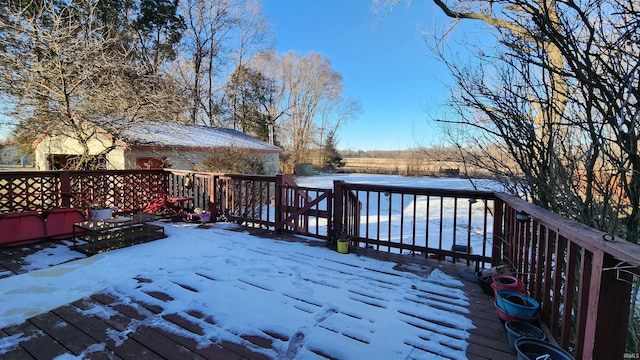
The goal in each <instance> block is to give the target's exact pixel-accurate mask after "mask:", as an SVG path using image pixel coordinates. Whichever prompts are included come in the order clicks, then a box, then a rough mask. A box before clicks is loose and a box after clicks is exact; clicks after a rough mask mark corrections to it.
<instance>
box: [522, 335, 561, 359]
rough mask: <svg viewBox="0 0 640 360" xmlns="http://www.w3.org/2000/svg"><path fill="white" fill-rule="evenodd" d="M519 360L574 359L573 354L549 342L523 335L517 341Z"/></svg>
mask: <svg viewBox="0 0 640 360" xmlns="http://www.w3.org/2000/svg"><path fill="white" fill-rule="evenodd" d="M515 348H516V353H518V360H530V359H549V360H573V356H571V354H569V353H568V352H566V351H564V350H563V349H562V348H559V347H557V346H555V345H552V344H549V343H548V342H545V341H542V340H538V339H532V338H526V337H521V338H520V339H518V340H516V343H515Z"/></svg>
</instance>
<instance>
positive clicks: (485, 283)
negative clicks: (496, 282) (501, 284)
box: [476, 271, 494, 296]
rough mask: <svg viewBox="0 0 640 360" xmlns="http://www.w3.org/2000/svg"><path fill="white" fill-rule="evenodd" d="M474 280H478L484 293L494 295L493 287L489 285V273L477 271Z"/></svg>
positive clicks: (490, 281)
mask: <svg viewBox="0 0 640 360" xmlns="http://www.w3.org/2000/svg"><path fill="white" fill-rule="evenodd" d="M476 281H477V282H478V284H480V288H481V289H482V291H483V292H484V293H485V294H487V295H491V296H493V295H494V293H493V288H492V287H491V283H492V280H491V274H487V273H486V272H483V271H477V272H476Z"/></svg>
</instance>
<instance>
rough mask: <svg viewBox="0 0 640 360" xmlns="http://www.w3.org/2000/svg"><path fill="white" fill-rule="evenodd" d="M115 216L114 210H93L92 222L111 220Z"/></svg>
mask: <svg viewBox="0 0 640 360" xmlns="http://www.w3.org/2000/svg"><path fill="white" fill-rule="evenodd" d="M112 216H113V209H111V208H106V209H92V210H91V220H93V221H99V220H104V219H110V218H111V217H112Z"/></svg>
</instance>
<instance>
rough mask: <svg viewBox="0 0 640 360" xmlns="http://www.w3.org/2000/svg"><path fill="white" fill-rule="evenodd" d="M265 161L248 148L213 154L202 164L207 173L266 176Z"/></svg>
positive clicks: (233, 148)
mask: <svg viewBox="0 0 640 360" xmlns="http://www.w3.org/2000/svg"><path fill="white" fill-rule="evenodd" d="M263 161H264V159H263V157H262V156H261V155H260V154H259V153H256V152H255V151H252V150H251V149H247V148H239V147H233V146H232V147H229V148H226V149H221V150H217V151H214V152H212V153H211V154H210V155H209V156H207V157H206V158H205V159H204V161H203V162H202V166H203V167H204V169H205V171H211V172H226V173H234V174H258V175H264V174H265V168H264V162H263Z"/></svg>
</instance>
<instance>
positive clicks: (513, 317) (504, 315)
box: [493, 302, 538, 323]
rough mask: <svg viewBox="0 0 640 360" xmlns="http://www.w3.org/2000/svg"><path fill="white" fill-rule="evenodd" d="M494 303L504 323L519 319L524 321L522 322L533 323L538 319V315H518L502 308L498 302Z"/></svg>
mask: <svg viewBox="0 0 640 360" xmlns="http://www.w3.org/2000/svg"><path fill="white" fill-rule="evenodd" d="M493 304H494V305H495V307H496V314H498V318H499V319H500V321H502V322H503V323H504V322H507V321H509V320H517V321H522V322H528V323H533V322H535V321H536V320H537V319H538V317H537V316H531V317H524V316H518V315H513V314H509V313H507V312H506V311H504V309H502V308H501V307H500V306H498V303H497V302H494V303H493Z"/></svg>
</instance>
